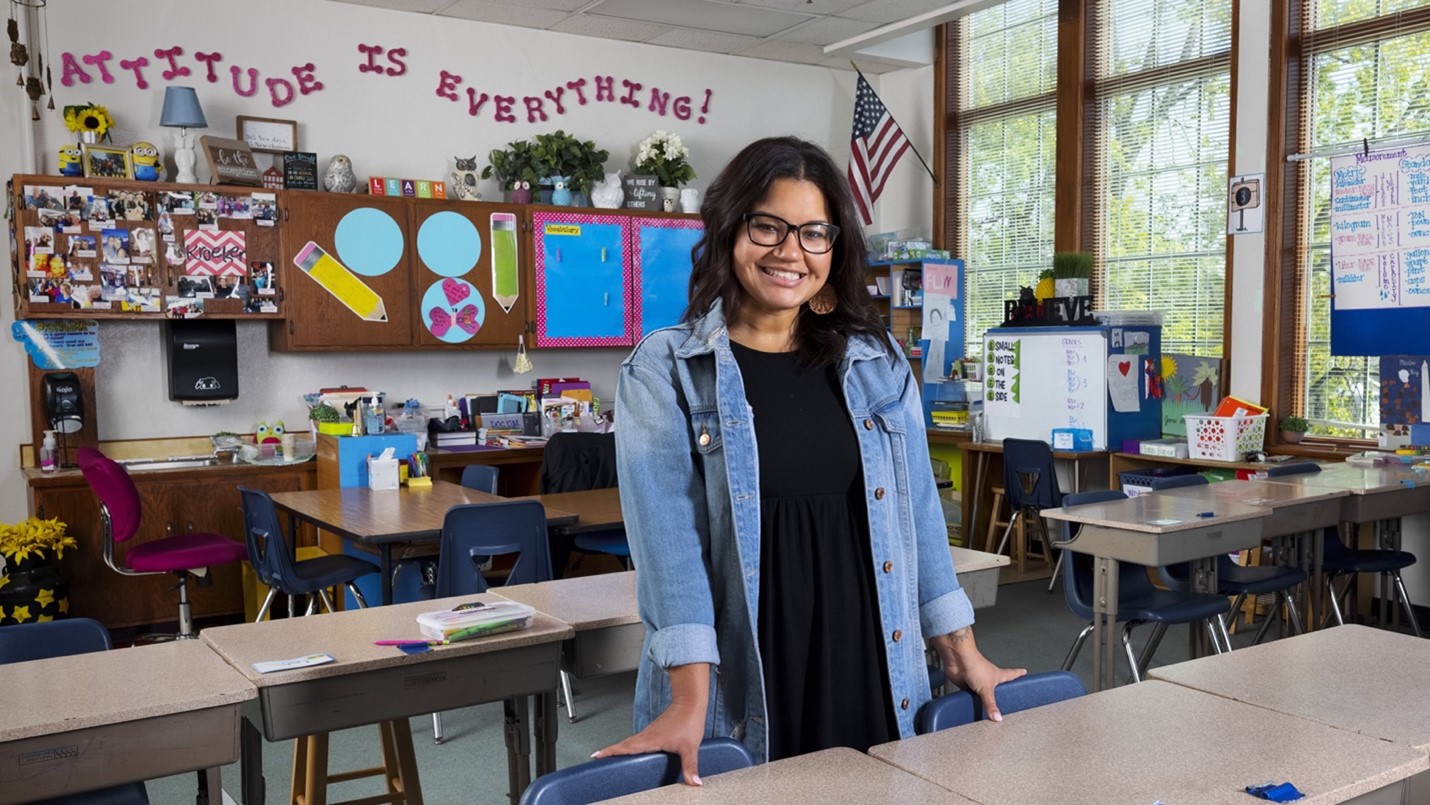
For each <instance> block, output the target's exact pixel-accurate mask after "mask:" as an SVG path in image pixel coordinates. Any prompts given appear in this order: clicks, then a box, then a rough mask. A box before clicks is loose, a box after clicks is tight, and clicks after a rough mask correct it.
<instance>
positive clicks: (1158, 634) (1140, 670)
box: [1124, 621, 1167, 682]
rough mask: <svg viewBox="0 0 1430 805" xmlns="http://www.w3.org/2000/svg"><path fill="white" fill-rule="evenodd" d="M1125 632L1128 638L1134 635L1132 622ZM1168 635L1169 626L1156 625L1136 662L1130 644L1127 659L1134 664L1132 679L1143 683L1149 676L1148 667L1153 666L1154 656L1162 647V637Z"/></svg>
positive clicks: (1163, 624)
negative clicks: (1144, 678)
mask: <svg viewBox="0 0 1430 805" xmlns="http://www.w3.org/2000/svg"><path fill="white" fill-rule="evenodd" d="M1124 632H1125V635H1126V636H1128V637H1130V636H1131V635H1132V623H1131V621H1129V622H1128V625H1127V628H1126V629H1125V630H1124ZM1166 633H1167V624H1165V623H1158V624H1156V625H1154V626H1153V627H1152V634H1150V635H1148V636H1147V645H1145V646H1143V647H1142V653H1141V654H1139V655H1137V658H1136V660H1133V658H1132V653H1131V652H1132V648H1131V645H1130V644H1129V645H1128V648H1127V651H1128V654H1127V659H1128V661H1130V662H1132V663H1133V669H1132V677H1133V679H1135V680H1136V681H1138V682H1141V681H1142V677H1143V676H1145V675H1146V674H1147V666H1148V665H1151V664H1152V655H1153V654H1156V653H1157V647H1158V646H1160V645H1162V636H1163V635H1165V634H1166Z"/></svg>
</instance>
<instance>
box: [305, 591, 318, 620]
mask: <svg viewBox="0 0 1430 805" xmlns="http://www.w3.org/2000/svg"><path fill="white" fill-rule="evenodd" d="M316 614H318V596H316V595H310V596H308V609H307V610H305V611H304V612H303V616H304V617H307V616H309V615H316Z"/></svg>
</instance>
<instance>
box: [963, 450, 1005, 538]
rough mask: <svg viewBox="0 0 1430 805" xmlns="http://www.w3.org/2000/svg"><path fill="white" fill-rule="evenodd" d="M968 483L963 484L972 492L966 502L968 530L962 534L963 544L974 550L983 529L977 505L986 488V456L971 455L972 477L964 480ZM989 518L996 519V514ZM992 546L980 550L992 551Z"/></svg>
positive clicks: (979, 454)
mask: <svg viewBox="0 0 1430 805" xmlns="http://www.w3.org/2000/svg"><path fill="white" fill-rule="evenodd" d="M965 480H966V481H969V482H970V483H965V484H964V485H965V486H967V487H968V488H969V489H970V490H971V491H972V492H973V495H972V499H971V500H969V501H968V528H966V529H964V532H963V544H964V545H965V546H967V547H969V548H973V549H975V550H977V549H978V543H977V542H975V540H976V539H977V538H978V537H979V536H982V534H983V533H984V529H983V528H981V527H980V526H979V525H978V503H979V501H981V500H982V499H983V494H984V492H985V491H986V490H987V487H988V454H987V453H985V452H983V451H981V450H980V451H977V452H975V453H974V454H973V477H972V478H970V479H965ZM990 516H991V517H997V516H998V513H997V512H993V514H992V515H990ZM992 549H993V546H991V545H987V544H985V545H984V546H983V548H982V550H985V551H989V550H992Z"/></svg>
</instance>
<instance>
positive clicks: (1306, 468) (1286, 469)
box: [1266, 461, 1321, 478]
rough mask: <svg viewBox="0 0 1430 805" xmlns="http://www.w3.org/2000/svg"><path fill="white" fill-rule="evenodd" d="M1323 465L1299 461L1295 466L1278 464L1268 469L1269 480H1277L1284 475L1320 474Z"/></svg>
mask: <svg viewBox="0 0 1430 805" xmlns="http://www.w3.org/2000/svg"><path fill="white" fill-rule="evenodd" d="M1320 471H1321V465H1319V464H1317V463H1315V462H1314V461H1298V462H1296V463H1295V464H1278V465H1275V466H1271V467H1267V468H1266V477H1267V478H1276V477H1278V476H1282V475H1300V474H1302V473H1307V472H1320Z"/></svg>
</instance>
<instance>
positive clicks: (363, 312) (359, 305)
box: [293, 240, 387, 322]
mask: <svg viewBox="0 0 1430 805" xmlns="http://www.w3.org/2000/svg"><path fill="white" fill-rule="evenodd" d="M293 265H295V266H297V267H299V268H301V269H303V273H305V274H307V275H308V276H309V277H312V278H313V281H314V282H316V283H318V284H319V285H321V286H322V287H323V290H325V291H327V292H328V293H330V294H332V295H333V298H334V299H337V300H338V301H339V302H342V303H343V304H344V305H346V306H347V309H348V310H351V311H352V312H353V313H355V314H357V317H358V318H360V319H363V320H364V321H381V322H385V321H387V306H386V305H384V304H383V301H382V297H380V296H378V295H377V292H376V291H374V290H373V289H371V288H369V287H367V283H365V282H363V281H362V280H361V279H359V278H358V276H357V275H356V274H354V273H353V272H352V271H351V270H350V269H349V268H348V267H347V266H345V265H343V264H342V263H339V262H338V261H337V260H336V259H334V258H333V257H332V256H331V255H329V254H328V253H327V252H326V251H324V250H323V247H322V246H319V245H318V244H316V243H314V242H313V241H311V240H310V241H308V245H306V246H304V247H303V248H302V249H299V250H298V256H297V257H294V258H293Z"/></svg>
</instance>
